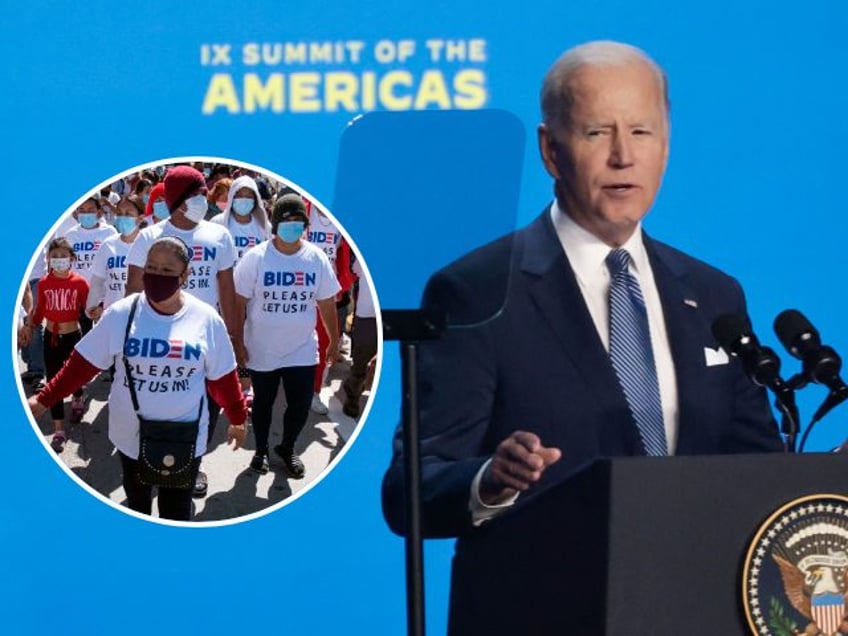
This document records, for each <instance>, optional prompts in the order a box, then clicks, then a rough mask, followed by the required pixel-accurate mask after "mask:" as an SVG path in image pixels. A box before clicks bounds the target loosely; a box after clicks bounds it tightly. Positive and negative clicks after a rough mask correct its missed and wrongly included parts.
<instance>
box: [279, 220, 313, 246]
mask: <svg viewBox="0 0 848 636" xmlns="http://www.w3.org/2000/svg"><path fill="white" fill-rule="evenodd" d="M305 227H306V225H305V224H304V222H303V221H288V222H286V223H280V224H279V225H277V236H279V237H280V238H281V239H282V240H283V241H284V242H285V243H297V241H298V239H300V237H301V236H303V230H304V229H305Z"/></svg>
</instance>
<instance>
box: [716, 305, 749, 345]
mask: <svg viewBox="0 0 848 636" xmlns="http://www.w3.org/2000/svg"><path fill="white" fill-rule="evenodd" d="M712 331H713V336H714V337H715V339H716V340H718V343H719V344H720V345H721V348H722V349H724V350H725V351H727V352H731V351H732V350H733V349H734V346H735V343H736V342H738V340H739V338H741V337H742V336H744V335H751V323H750V321H749V320H748V317H747V316H743V315H742V314H722V315H721V316H719V317H718V318H716V319H715V320H714V321H713V326H712Z"/></svg>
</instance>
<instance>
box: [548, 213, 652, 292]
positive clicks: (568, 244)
mask: <svg viewBox="0 0 848 636" xmlns="http://www.w3.org/2000/svg"><path fill="white" fill-rule="evenodd" d="M551 220H552V221H553V224H554V229H555V230H556V233H557V236H558V237H559V240H560V243H561V244H562V248H563V249H564V250H565V254H566V256H568V262H569V263H571V268H572V269H573V270H574V274H575V275H576V276H577V278H578V280H580V282H581V283H584V284H586V283H588V282H589V281H592V280H597V277H598V276H599V275H600V276H604V277H608V276H609V271H608V270H607V266H606V263H605V261H606V258H607V255H608V254H609V253H610V251H611V250H612V248H611V247H610V246H609V245H607V244H606V243H604V242H603V241H602V240H601V239H599V238H598V237H597V236H595V235H594V234H592V233H591V232H589V231H588V230H586V229H584V228H582V227H581V226H579V225H577V223H576V222H575V221H574V219H572V218H571V217H570V216H569V215H568V214H566V213H565V212H563V211H562V209H561V208H560V207H559V204H558V203H557V202H556V200H554V202H553V203H552V204H551ZM621 247H622V249H625V250H627V251H628V252H630V264H631V268H632V269H634V270H635V271H636V272H637V273H639V272H642V273H644V272H646V271H649V269H648V268H649V267H650V266H649V263H648V253H647V251H646V250H645V243H644V242H643V241H642V224H641V223H639V224H637V226H636V229H635V231H634V232H633V234H632V235H631V236H630V238H629V239H627V241H626V242H625V243H624V245H622V246H621Z"/></svg>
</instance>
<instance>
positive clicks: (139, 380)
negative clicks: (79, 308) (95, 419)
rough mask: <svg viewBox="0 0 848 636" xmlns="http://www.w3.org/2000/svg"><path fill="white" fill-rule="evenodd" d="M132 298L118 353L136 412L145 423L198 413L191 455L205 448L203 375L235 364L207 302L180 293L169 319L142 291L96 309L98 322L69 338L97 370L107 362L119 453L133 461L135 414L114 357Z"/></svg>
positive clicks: (112, 435)
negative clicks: (131, 383) (81, 335)
mask: <svg viewBox="0 0 848 636" xmlns="http://www.w3.org/2000/svg"><path fill="white" fill-rule="evenodd" d="M136 297H138V298H139V303H138V308H137V309H136V313H135V317H134V318H133V324H132V327H131V328H130V333H129V338H128V339H127V343H126V354H127V358H128V360H129V364H130V367H131V370H132V376H133V380H134V381H135V389H136V394H137V397H138V406H139V413H141V415H142V416H143V417H145V418H148V419H151V420H171V421H176V422H190V421H193V420H195V419H196V418H197V416H198V410H199V411H200V428H199V431H198V436H197V447H196V449H195V456H196V457H200V456H201V455H203V454H204V453H205V452H206V443H207V437H208V428H209V411H208V409H207V406H206V397H205V396H206V380H207V379H210V380H217V379H218V378H220V377H222V376H224V375H226V374H227V373H230V372H231V371H232V370H233V369H235V367H236V361H235V354H234V353H233V347H232V343H231V342H230V337H229V335H228V334H227V329H226V327H225V325H224V321H223V320H222V319H221V317H220V316H219V315H218V314H217V312H216V311H215V310H214V309H213V308H212V307H210V306H209V305H207V304H206V303H204V302H202V301H200V300H197V299H196V298H193V297H192V296H190V295H188V294H183V300H184V304H183V307H182V309H180V311H178V312H177V313H176V314H174V315H171V316H165V315H163V314H160V313H158V312H157V311H156V310H154V309H153V308H152V307H151V306H150V305H149V304H148V302H147V299H146V298H145V296H144V294H132V295H130V296H128V297H127V298H122V299H121V300H119V301H117V302H116V303H114V304H113V305H112V306H111V307H109V309H108V310H106V311H105V312H103V316H102V317H101V319H100V321H99V322H98V323H97V324H96V325H95V326H94V328H93V329H92V330H91V331H90V332H89V333H88V334H87V335H86V336H85V337H84V338H83V339H82V340H80V341H79V343H77V345H76V350H77V352H79V354H80V355H81V356H82V357H84V358H85V359H86V360H88V361H89V362H90V363H91V364H93V365H94V366H96V367H98V368H99V369H106V368H108V367H109V366H110V365H112V364H114V365H115V379H114V382H113V383H112V390H111V391H110V393H109V439H110V440H111V441H112V443H113V444H114V445H115V448H117V449H118V450H119V451H121V452H122V453H124V455H127V456H128V457H132V458H133V459H138V418H137V417H136V413H135V409H133V405H132V399H131V397H130V391H129V388H128V387H129V384H128V383H127V377H126V371H125V369H124V363H123V360H122V356H121V354H122V351H123V350H124V333H125V330H126V326H127V320H128V318H129V314H130V308H131V306H132V301H133V299H134V298H136ZM201 399H202V400H203V408H202V409H201V408H200V401H201Z"/></svg>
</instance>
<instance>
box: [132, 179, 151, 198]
mask: <svg viewBox="0 0 848 636" xmlns="http://www.w3.org/2000/svg"><path fill="white" fill-rule="evenodd" d="M152 187H153V184H152V183H151V182H150V181H148V180H147V179H144V178H142V179H139V180H138V181H136V182H135V188H133V192H134V193H135V194H138V195H140V194H141V193H142V192H144V189H145V188H152Z"/></svg>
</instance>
